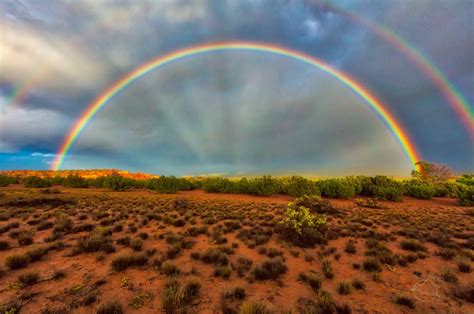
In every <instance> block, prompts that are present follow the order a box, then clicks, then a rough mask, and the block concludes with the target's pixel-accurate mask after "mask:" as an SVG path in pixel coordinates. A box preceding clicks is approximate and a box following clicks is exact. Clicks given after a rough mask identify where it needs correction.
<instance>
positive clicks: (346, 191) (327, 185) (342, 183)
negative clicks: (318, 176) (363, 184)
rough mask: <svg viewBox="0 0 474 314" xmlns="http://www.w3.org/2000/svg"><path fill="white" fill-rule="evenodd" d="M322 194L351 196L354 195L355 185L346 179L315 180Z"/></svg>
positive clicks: (340, 196)
mask: <svg viewBox="0 0 474 314" xmlns="http://www.w3.org/2000/svg"><path fill="white" fill-rule="evenodd" d="M316 186H317V187H318V189H319V191H321V195H322V196H326V197H332V198H346V199H348V198H352V197H354V196H355V195H356V186H355V184H354V183H353V182H351V181H350V180H347V179H327V180H320V181H317V182H316Z"/></svg>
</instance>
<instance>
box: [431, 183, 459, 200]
mask: <svg viewBox="0 0 474 314" xmlns="http://www.w3.org/2000/svg"><path fill="white" fill-rule="evenodd" d="M460 188H461V187H460V185H459V184H458V183H452V182H443V183H438V184H436V185H435V186H434V189H435V195H434V196H435V197H457V196H458V193H459V191H460Z"/></svg>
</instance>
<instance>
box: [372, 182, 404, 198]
mask: <svg viewBox="0 0 474 314" xmlns="http://www.w3.org/2000/svg"><path fill="white" fill-rule="evenodd" d="M402 196H403V190H402V188H401V187H400V186H398V184H397V185H392V186H376V187H375V189H374V197H375V198H376V199H379V200H384V201H392V202H401V201H402Z"/></svg>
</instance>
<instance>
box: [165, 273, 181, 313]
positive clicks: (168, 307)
mask: <svg viewBox="0 0 474 314" xmlns="http://www.w3.org/2000/svg"><path fill="white" fill-rule="evenodd" d="M185 306H186V299H185V295H184V293H183V292H182V291H181V289H180V286H179V283H178V281H176V280H174V279H171V280H168V281H167V282H166V283H165V287H164V289H163V292H162V294H161V309H162V310H163V312H164V313H166V314H176V313H184V312H185V311H184V307H185Z"/></svg>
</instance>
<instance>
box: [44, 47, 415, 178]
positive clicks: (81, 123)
mask: <svg viewBox="0 0 474 314" xmlns="http://www.w3.org/2000/svg"><path fill="white" fill-rule="evenodd" d="M225 50H245V51H257V52H263V53H270V54H274V55H280V56H286V57H289V58H292V59H295V60H299V61H301V62H303V63H306V64H309V65H312V66H314V67H316V68H318V69H320V70H321V71H323V72H325V73H327V74H329V75H331V76H333V77H335V78H336V79H338V80H339V81H340V82H341V83H343V84H344V85H346V86H347V87H348V88H349V89H351V90H352V91H353V92H355V93H356V94H357V95H358V96H360V97H361V98H362V99H363V100H365V102H366V103H367V104H368V105H369V106H370V107H371V108H372V109H373V110H374V111H375V112H376V113H377V115H378V116H379V117H380V118H381V119H382V120H383V121H384V123H385V124H386V126H387V127H388V128H389V130H390V131H391V132H392V133H393V135H394V136H395V137H396V139H397V140H398V141H399V142H400V144H401V146H402V147H403V149H404V151H405V153H406V155H407V156H408V158H409V159H410V161H411V162H412V164H415V163H416V162H417V161H419V160H420V158H419V155H418V152H417V150H416V148H415V146H414V145H413V143H412V141H411V140H410V138H409V137H408V135H407V134H406V132H405V131H404V130H403V128H402V126H401V125H400V124H399V123H398V122H397V121H396V120H395V118H394V117H393V116H392V115H391V114H390V112H389V111H388V110H387V108H386V107H385V106H384V105H383V104H382V102H380V101H379V100H378V99H377V98H375V96H373V95H372V93H371V92H370V91H368V90H367V89H366V88H365V87H363V86H362V85H361V84H359V83H358V82H357V81H355V80H354V79H353V78H351V77H350V76H349V75H347V74H345V73H343V72H341V71H339V70H337V69H335V68H333V67H332V66H330V65H328V64H326V63H325V62H323V61H321V60H319V59H317V58H315V57H313V56H310V55H308V54H305V53H302V52H299V51H296V50H292V49H289V48H286V47H282V46H276V45H272V44H267V43H260V42H242V41H228V42H213V43H207V44H201V45H196V46H191V47H188V48H184V49H180V50H176V51H173V52H170V53H168V54H165V55H162V56H158V57H157V58H154V59H152V60H150V61H148V62H146V63H145V64H143V65H141V66H139V67H137V68H135V69H134V70H133V71H131V72H129V73H128V74H127V75H125V76H123V77H122V78H121V79H120V80H118V81H116V82H115V83H114V84H112V85H111V86H110V87H109V88H107V89H106V90H104V91H103V92H102V93H101V94H100V95H99V96H97V98H96V99H95V100H94V101H92V102H91V103H90V104H89V105H88V106H87V108H86V110H85V111H84V112H83V113H82V115H81V116H80V117H79V119H77V120H76V122H75V123H74V125H73V127H72V128H71V130H70V131H69V133H68V134H67V135H66V137H65V138H64V141H63V142H62V144H61V145H60V147H59V149H58V151H57V154H56V158H55V160H54V162H53V164H52V167H51V169H52V170H59V169H61V167H62V164H63V162H64V159H65V158H66V156H67V154H68V152H69V150H70V149H71V147H72V145H73V144H74V142H75V141H76V139H77V138H78V136H79V134H80V133H81V131H82V130H83V129H84V128H85V127H86V125H87V123H88V122H89V121H90V120H91V119H92V118H93V117H94V115H95V114H96V113H97V112H99V111H100V110H101V109H103V108H104V107H105V106H106V105H107V104H108V103H109V100H110V99H111V98H112V97H113V96H114V95H116V94H117V93H119V92H120V91H121V90H123V89H124V88H126V87H127V86H128V85H130V84H131V83H133V82H134V81H136V80H137V79H139V78H141V77H143V76H144V75H146V74H147V73H149V72H150V71H153V70H155V69H157V68H159V67H161V66H164V65H167V64H170V63H172V62H175V61H178V60H181V59H183V58H187V57H191V56H196V55H199V54H204V53H210V52H214V51H225Z"/></svg>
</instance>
